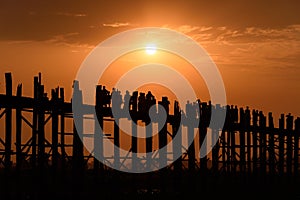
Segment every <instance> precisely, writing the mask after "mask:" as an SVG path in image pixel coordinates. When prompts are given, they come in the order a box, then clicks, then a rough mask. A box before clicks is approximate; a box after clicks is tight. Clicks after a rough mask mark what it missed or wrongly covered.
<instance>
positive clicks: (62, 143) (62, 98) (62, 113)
mask: <svg viewBox="0 0 300 200" xmlns="http://www.w3.org/2000/svg"><path fill="white" fill-rule="evenodd" d="M59 93H60V105H59V106H60V148H61V168H62V170H65V168H66V159H67V158H66V151H65V110H64V103H65V90H64V88H60V91H59Z"/></svg>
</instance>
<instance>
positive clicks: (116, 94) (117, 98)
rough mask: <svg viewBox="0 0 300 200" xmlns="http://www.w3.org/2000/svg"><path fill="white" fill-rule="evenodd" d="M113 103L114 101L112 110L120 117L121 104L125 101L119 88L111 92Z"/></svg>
mask: <svg viewBox="0 0 300 200" xmlns="http://www.w3.org/2000/svg"><path fill="white" fill-rule="evenodd" d="M111 103H112V110H113V112H114V113H113V114H115V115H118V117H120V116H121V115H120V114H121V113H120V112H121V105H122V103H123V100H122V95H121V92H120V91H119V90H116V89H115V88H113V90H112V92H111ZM115 117H117V116H115Z"/></svg>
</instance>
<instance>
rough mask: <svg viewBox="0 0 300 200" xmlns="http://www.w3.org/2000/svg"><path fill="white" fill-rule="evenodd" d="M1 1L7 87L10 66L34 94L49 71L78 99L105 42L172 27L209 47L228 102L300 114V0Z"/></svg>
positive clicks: (0, 64) (0, 68)
mask: <svg viewBox="0 0 300 200" xmlns="http://www.w3.org/2000/svg"><path fill="white" fill-rule="evenodd" d="M0 3H1V6H0V74H2V77H1V76H0V92H1V93H3V92H4V91H5V86H4V73H5V72H12V74H13V80H14V87H15V88H16V86H17V83H23V85H24V95H27V96H31V95H32V84H33V83H32V82H33V76H35V75H37V73H38V72H42V74H43V83H44V84H45V87H46V90H47V92H50V89H51V88H54V87H57V86H61V87H65V88H66V96H67V99H70V94H71V85H72V81H73V79H74V78H75V76H76V72H77V70H78V69H79V67H80V65H81V63H82V62H83V60H84V59H85V57H86V56H87V55H88V54H89V52H91V51H92V49H93V48H94V47H95V46H96V45H98V44H99V43H100V42H101V41H103V40H105V39H107V38H109V37H110V36H112V35H114V34H116V33H119V32H122V31H125V30H129V29H132V28H138V27H165V28H170V29H173V30H176V31H179V32H182V33H184V34H186V35H188V36H190V37H192V38H193V39H194V40H196V41H197V42H198V43H199V44H200V45H201V46H203V48H205V49H206V51H207V53H208V54H209V55H210V56H211V57H212V59H213V60H214V62H215V63H216V65H217V67H218V68H219V70H220V73H221V75H222V77H223V80H224V84H225V89H226V94H227V102H228V104H234V105H238V106H249V107H250V108H251V109H252V108H255V109H259V110H263V111H265V112H266V113H267V112H269V111H273V112H274V114H275V115H276V117H278V115H279V114H280V113H286V114H287V113H289V112H290V113H292V114H294V115H297V116H300V94H299V92H300V12H299V8H300V1H297V0H294V1H290V0H282V1H279V0H272V1H258V0H252V1H239V0H229V1H201V0H191V1H155V0H151V1H146V0H143V1H138V0H132V1H91V0H85V1H70V0H66V1H59V0H53V1H40V0H26V1H15V0H0ZM152 56H155V55H152ZM145 57H146V56H145ZM166 57H167V56H166ZM145 59H147V58H145ZM156 59H157V58H156ZM165 59H166V58H165ZM123 61H124V58H123ZM119 62H120V63H122V60H120V61H119ZM199 98H202V99H204V100H207V99H208V98H209V97H208V96H205V95H204V97H199Z"/></svg>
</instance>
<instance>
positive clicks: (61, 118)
mask: <svg viewBox="0 0 300 200" xmlns="http://www.w3.org/2000/svg"><path fill="white" fill-rule="evenodd" d="M5 81H6V93H5V94H0V120H3V121H4V122H3V124H4V134H1V135H0V156H1V157H0V167H1V168H2V169H3V173H4V174H11V173H13V172H16V173H17V174H18V173H22V172H23V171H28V170H29V171H31V172H32V171H37V172H38V173H39V176H43V173H46V172H48V170H50V171H51V174H63V173H64V172H68V171H72V173H73V174H76V177H77V178H78V179H76V180H77V181H78V180H79V181H78V182H81V181H80V180H81V179H83V178H84V173H85V172H87V171H92V172H93V177H100V179H101V177H102V178H103V177H104V176H106V175H107V174H110V173H111V171H114V170H112V169H111V168H110V167H109V166H114V167H117V168H118V169H121V170H122V168H123V169H125V168H128V167H132V169H137V170H141V168H145V169H147V170H148V171H151V169H155V168H159V166H167V167H164V168H163V169H161V170H160V171H162V172H163V173H160V174H168V173H169V172H167V171H170V173H175V174H176V177H177V178H176V180H179V178H178V177H179V174H185V173H189V174H195V173H196V174H197V173H198V174H202V175H205V174H214V175H216V174H240V175H253V176H255V177H257V176H259V177H267V176H272V177H275V176H277V175H278V176H285V177H294V178H295V177H298V173H299V136H300V118H299V117H294V116H292V115H290V114H287V115H285V114H282V115H281V116H280V117H279V121H278V124H279V126H278V127H275V125H274V124H275V123H274V118H273V115H272V113H268V114H265V113H263V112H262V111H258V110H255V109H253V110H250V108H248V107H247V108H242V107H241V108H238V107H237V106H234V105H227V106H222V107H221V106H220V105H212V104H211V102H201V101H200V100H198V101H195V102H193V106H192V107H191V110H190V112H189V111H188V110H186V112H183V111H182V110H183V109H181V108H180V105H179V103H178V102H177V101H174V108H173V114H170V111H169V110H170V108H169V103H170V102H169V100H168V98H167V97H163V98H162V100H160V101H157V100H156V99H155V97H154V98H153V99H152V101H151V102H150V103H149V102H148V103H147V101H146V99H145V98H139V97H140V96H144V95H145V94H144V93H141V92H140V93H138V92H137V91H135V92H134V93H133V94H132V95H130V98H128V97H126V98H125V97H124V98H122V97H121V98H122V101H118V102H112V101H111V99H108V101H104V98H106V97H105V96H104V95H105V94H103V89H102V86H101V85H98V86H97V89H96V97H95V105H85V104H83V103H82V92H81V90H80V85H79V84H80V83H78V82H77V81H74V85H73V98H72V99H73V102H72V103H73V105H76V106H78V107H81V108H82V110H84V113H73V111H72V103H71V102H67V101H66V100H65V96H64V88H55V89H52V90H51V96H50V97H49V96H48V95H47V93H45V91H44V85H43V84H42V82H41V74H39V75H38V76H36V77H34V88H33V91H34V92H33V94H34V95H33V97H24V96H22V85H21V84H20V85H18V86H17V92H16V94H15V95H13V92H12V76H11V74H10V73H6V74H5ZM109 95H112V93H110V92H109V93H108V97H111V96H109ZM75 97H76V98H75ZM75 100H76V102H74V101H75ZM123 101H129V102H128V105H129V106H128V107H125V106H123ZM124 105H125V103H124ZM152 105H161V106H163V107H164V108H165V111H166V112H167V121H166V123H165V124H161V125H160V126H161V127H162V129H161V130H160V131H159V133H158V137H157V138H158V140H157V141H155V139H154V137H151V136H152V135H154V134H155V133H153V128H152V125H153V124H155V123H157V122H156V121H151V120H150V118H149V116H148V111H149V108H150V106H152ZM185 106H189V105H185ZM112 109H117V110H119V111H120V113H121V115H120V116H119V117H118V118H114V117H113V115H112ZM212 110H217V111H218V110H219V111H223V112H226V118H225V123H224V126H223V127H210V125H209V121H210V117H211V112H212ZM125 111H129V113H130V117H131V120H132V125H131V130H132V132H131V134H132V136H131V141H130V146H131V147H130V149H128V154H127V155H126V156H123V155H120V152H119V150H118V148H119V147H120V148H122V146H121V143H120V135H122V134H123V133H122V131H120V128H119V126H118V120H120V119H121V118H128V116H127V115H126V112H125ZM159 112H161V111H160V110H159V109H158V110H157V113H159ZM93 113H94V114H95V115H93V116H92V119H93V120H98V122H99V124H100V126H101V127H102V128H103V126H104V121H110V122H111V123H114V126H113V130H112V132H111V133H105V134H104V133H103V131H101V130H99V128H98V129H97V127H96V126H95V128H94V133H84V130H83V128H82V127H83V126H79V127H78V126H75V125H72V126H73V130H72V131H67V130H66V123H74V120H73V117H74V116H75V115H76V116H77V120H79V123H82V124H83V121H84V119H85V116H84V115H88V114H93ZM122 113H124V114H122ZM13 115H15V116H13ZM182 119H184V120H183V121H182V123H181V120H182ZM197 120H198V121H197ZM67 121H68V122H67ZM193 121H195V122H198V123H190V122H193ZM138 123H142V124H144V125H148V126H147V127H148V128H147V129H146V135H147V138H144V140H145V149H146V152H153V153H152V154H147V156H146V157H145V159H140V158H138V157H137V156H136V154H134V153H138V152H139V149H138V142H139V141H140V140H141V139H139V138H138V135H139V133H138V129H137V124H138ZM149 124H150V126H149ZM47 125H48V126H50V128H46V126H47ZM25 126H27V128H26V130H28V128H29V129H30V132H28V131H24V130H25V128H24V127H25ZM183 127H185V128H186V129H187V134H183V131H182V130H183ZM170 130H171V131H170ZM195 130H198V131H197V134H198V136H197V137H194V133H195ZM102 133H103V134H102ZM176 134H181V135H180V136H179V138H180V139H178V140H176V142H174V144H173V148H172V149H174V150H175V149H178V147H179V149H180V151H182V155H181V156H180V157H179V158H178V159H177V158H176V159H174V160H172V155H173V153H174V152H167V150H165V151H164V152H162V153H160V154H155V152H156V151H157V149H154V146H155V145H154V144H157V145H156V146H157V147H158V148H159V149H161V148H162V147H164V146H165V145H167V144H168V143H169V142H170V141H171V140H172V139H174V137H175V136H176ZM85 137H88V138H92V139H93V141H94V144H95V145H94V149H93V151H92V152H88V153H87V151H85V150H84V149H85V148H84V145H83V142H82V141H83V140H84V138H85ZM205 137H207V138H210V140H211V141H212V143H213V144H214V143H216V145H214V146H213V147H212V150H211V152H207V153H205V155H206V154H207V155H206V156H204V157H202V158H200V159H199V158H198V157H199V156H198V153H199V148H200V147H201V148H202V147H204V148H202V150H204V151H205V149H207V148H206V146H205V145H209V144H208V143H206V142H205V140H204V139H205ZM195 138H196V139H197V140H195ZM105 140H111V141H113V144H114V145H115V147H118V148H115V150H114V155H113V156H112V157H105V154H104V149H103V148H104V142H105ZM185 140H186V141H187V142H188V143H189V144H190V145H189V146H188V147H187V148H184V145H183V143H184V141H185ZM67 141H69V143H67ZM96 144H97V145H96ZM93 155H97V157H98V158H99V157H100V158H102V160H103V161H104V162H99V160H98V159H96V158H95V156H93ZM106 161H107V162H106ZM125 161H126V162H129V163H130V165H128V166H126V165H125V164H124V163H125ZM91 163H92V165H91ZM169 163H170V164H169ZM155 166H156V167H155ZM125 171H126V170H125ZM116 173H119V172H116ZM162 176H164V175H162ZM180 177H182V176H180ZM35 178H36V176H35ZM5 180H6V179H5ZM34 180H36V179H34ZM39 180H40V179H39ZM114 180H117V179H114ZM118 180H119V179H118ZM162 180H164V179H162ZM176 183H178V181H176ZM78 184H79V183H78ZM160 189H162V188H160Z"/></svg>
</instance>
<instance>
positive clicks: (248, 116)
mask: <svg viewBox="0 0 300 200" xmlns="http://www.w3.org/2000/svg"><path fill="white" fill-rule="evenodd" d="M250 124H251V113H250V110H249V108H248V107H247V109H246V111H245V128H246V134H247V171H248V173H251V172H252V171H251V165H252V162H251V156H252V155H251V154H252V152H251V150H252V147H251V146H252V142H251V131H250Z"/></svg>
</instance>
